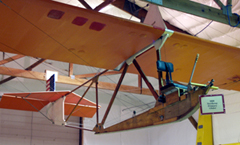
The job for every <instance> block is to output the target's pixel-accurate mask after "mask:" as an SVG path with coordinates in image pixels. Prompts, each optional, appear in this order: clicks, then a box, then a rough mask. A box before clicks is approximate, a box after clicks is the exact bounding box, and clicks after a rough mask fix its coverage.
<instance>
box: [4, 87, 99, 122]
mask: <svg viewBox="0 0 240 145" xmlns="http://www.w3.org/2000/svg"><path fill="white" fill-rule="evenodd" d="M69 92H70V91H54V92H32V93H4V94H3V96H2V99H1V101H0V108H4V109H14V110H24V111H35V112H38V111H40V110H41V109H42V108H43V107H44V106H46V105H48V104H49V103H51V102H55V101H57V100H58V99H59V98H61V97H62V96H64V95H66V94H67V93H69ZM79 99H81V96H79V95H77V94H75V93H73V92H71V93H70V94H69V95H67V96H66V99H65V102H64V108H65V109H64V112H65V115H69V114H70V113H71V111H72V110H73V108H74V107H75V105H76V104H77V102H78V101H79ZM98 107H100V106H98ZM95 113H96V104H95V103H93V102H91V101H89V100H87V99H85V98H83V99H82V100H81V101H80V103H79V104H78V106H77V107H76V109H75V110H74V112H73V113H72V116H78V117H88V118H91V117H93V116H94V114H95Z"/></svg>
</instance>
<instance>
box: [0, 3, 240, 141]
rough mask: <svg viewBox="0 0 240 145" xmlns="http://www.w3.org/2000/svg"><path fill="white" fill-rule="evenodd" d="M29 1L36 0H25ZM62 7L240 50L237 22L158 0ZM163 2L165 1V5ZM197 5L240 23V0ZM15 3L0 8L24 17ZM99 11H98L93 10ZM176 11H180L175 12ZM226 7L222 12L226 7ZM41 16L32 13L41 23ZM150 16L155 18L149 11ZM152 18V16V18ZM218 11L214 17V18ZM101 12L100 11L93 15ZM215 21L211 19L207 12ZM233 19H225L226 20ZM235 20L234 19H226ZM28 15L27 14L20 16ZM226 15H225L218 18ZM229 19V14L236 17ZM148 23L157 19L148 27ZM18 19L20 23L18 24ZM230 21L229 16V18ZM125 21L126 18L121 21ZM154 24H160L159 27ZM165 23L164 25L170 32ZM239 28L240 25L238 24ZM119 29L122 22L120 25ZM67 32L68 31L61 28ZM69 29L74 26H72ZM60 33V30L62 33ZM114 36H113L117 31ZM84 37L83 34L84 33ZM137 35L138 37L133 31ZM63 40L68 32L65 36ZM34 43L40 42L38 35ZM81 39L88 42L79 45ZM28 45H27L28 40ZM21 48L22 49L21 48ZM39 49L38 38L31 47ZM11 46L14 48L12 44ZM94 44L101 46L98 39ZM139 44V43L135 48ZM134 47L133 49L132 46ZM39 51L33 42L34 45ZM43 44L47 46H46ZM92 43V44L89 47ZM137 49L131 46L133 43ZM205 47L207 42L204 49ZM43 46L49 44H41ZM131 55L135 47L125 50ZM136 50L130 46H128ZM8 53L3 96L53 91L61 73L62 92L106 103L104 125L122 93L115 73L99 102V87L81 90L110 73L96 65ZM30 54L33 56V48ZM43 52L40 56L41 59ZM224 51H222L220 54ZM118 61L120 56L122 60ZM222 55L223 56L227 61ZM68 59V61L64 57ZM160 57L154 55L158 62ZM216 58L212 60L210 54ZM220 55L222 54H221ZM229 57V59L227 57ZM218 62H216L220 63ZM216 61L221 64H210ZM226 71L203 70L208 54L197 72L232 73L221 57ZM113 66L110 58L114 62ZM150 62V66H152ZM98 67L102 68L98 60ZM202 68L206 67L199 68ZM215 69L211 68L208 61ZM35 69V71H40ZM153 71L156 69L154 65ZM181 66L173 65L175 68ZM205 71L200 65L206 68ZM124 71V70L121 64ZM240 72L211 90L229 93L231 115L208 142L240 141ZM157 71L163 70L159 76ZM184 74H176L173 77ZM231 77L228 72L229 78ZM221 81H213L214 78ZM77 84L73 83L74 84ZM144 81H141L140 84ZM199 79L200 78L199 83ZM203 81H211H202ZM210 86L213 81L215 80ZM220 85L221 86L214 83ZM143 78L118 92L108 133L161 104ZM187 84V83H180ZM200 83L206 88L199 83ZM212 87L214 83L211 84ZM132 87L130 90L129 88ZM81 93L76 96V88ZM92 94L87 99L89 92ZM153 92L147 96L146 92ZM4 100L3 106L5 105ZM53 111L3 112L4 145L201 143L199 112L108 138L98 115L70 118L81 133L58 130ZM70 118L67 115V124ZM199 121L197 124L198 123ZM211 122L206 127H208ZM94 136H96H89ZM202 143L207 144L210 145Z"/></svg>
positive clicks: (216, 117)
mask: <svg viewBox="0 0 240 145" xmlns="http://www.w3.org/2000/svg"><path fill="white" fill-rule="evenodd" d="M24 1H26V2H29V0H24ZM39 1H44V2H45V1H50V0H33V2H36V3H37V2H39ZM178 1H179V2H183V3H184V4H185V5H186V6H188V5H187V4H188V2H189V1H187V0H178ZM54 2H56V3H60V4H64V5H70V7H74V9H75V8H83V9H92V10H89V11H98V12H99V13H103V14H104V15H105V14H107V15H112V16H114V17H118V19H119V20H122V19H124V21H131V22H132V21H134V23H143V22H144V20H145V24H144V25H152V26H154V27H167V28H168V29H172V30H173V31H176V32H179V33H184V34H186V35H191V36H193V37H197V38H201V39H204V40H209V42H214V44H215V42H216V43H220V44H221V45H224V47H226V48H227V47H228V46H229V49H232V48H237V49H238V48H239V47H240V38H239V36H238V34H239V25H238V24H233V23H231V21H228V22H227V23H222V22H217V20H216V19H214V18H213V16H212V15H211V16H210V17H211V18H212V19H206V18H203V17H199V16H195V15H192V14H189V13H186V12H180V11H177V10H174V9H172V8H166V7H164V6H157V5H156V4H152V3H154V2H155V1H151V2H152V3H150V2H148V1H139V0H131V1H128V0H115V1H114V0H106V1H102V0H86V1H84V0H54ZM159 2H163V3H164V2H165V1H164V0H162V1H159ZM191 2H196V3H199V4H202V5H205V6H210V7H213V8H216V9H220V8H219V5H220V4H223V5H224V6H225V7H224V8H226V9H227V11H228V7H226V6H228V4H229V7H230V4H231V7H230V10H231V12H232V16H234V17H235V18H237V20H238V22H239V15H238V14H239V13H240V12H239V11H240V2H239V1H238V0H232V1H231V0H221V1H220V0H204V1H203V0H193V1H191ZM12 3H16V0H9V1H6V0H1V1H0V5H1V8H6V9H9V10H10V11H12V12H13V13H17V9H18V7H11V4H12ZM94 8H97V10H96V9H94ZM176 9H177V6H176ZM222 9H223V7H222ZM4 10H5V9H1V10H0V11H1V12H2V13H1V17H0V18H1V19H2V20H5V21H6V20H8V19H7V18H6V17H5V15H4ZM37 11H38V10H34V9H33V10H32V12H33V13H32V14H29V15H30V16H31V15H32V16H33V17H34V15H35V14H37ZM150 11H151V13H150ZM147 12H149V13H147ZM209 13H211V12H209ZM93 14H95V13H93ZM208 15H210V14H208ZM225 15H226V14H225ZM227 15H229V14H227ZM19 16H20V17H22V15H19ZM219 17H220V16H219ZM229 17H230V16H229ZM147 18H148V20H149V21H150V22H149V23H148V24H146V23H147V21H146V20H147ZM16 19H18V18H16ZM22 19H25V21H26V22H27V23H30V25H34V24H32V23H31V22H30V21H29V20H28V19H26V18H24V17H22ZM228 19H229V18H228ZM122 21H123V20H122ZM153 22H154V23H153ZM163 22H164V23H165V26H163V25H162V24H163ZM238 22H237V23H238ZM116 25H117V24H116ZM0 26H1V27H0V35H1V39H2V38H4V37H8V36H5V35H3V34H6V32H5V27H4V24H3V25H1V24H0ZM60 26H61V25H60ZM66 29H67V28H66ZM19 33H21V31H16V33H11V34H9V35H10V36H11V38H12V37H15V36H16V35H19ZM59 33H61V32H59ZM112 33H114V31H113V32H112ZM82 35H84V34H82ZM131 35H135V34H134V33H131ZM61 36H63V37H64V34H61ZM32 37H33V38H34V36H32ZM102 37H103V38H102V40H103V42H102V43H103V44H104V43H105V42H104V41H106V42H108V41H111V40H112V39H111V36H108V37H106V36H105V35H104V36H102ZM123 39H124V38H120V39H119V40H118V41H119V45H121V43H122V41H123ZM75 41H79V42H80V41H81V40H78V39H76V40H75ZM21 42H24V40H21ZM21 42H19V43H21ZM32 42H33V43H34V40H33V41H32ZM10 43H11V42H10ZM91 43H95V41H91ZM134 43H138V42H134ZM129 44H131V43H129ZM29 45H32V44H29ZM39 45H41V44H39ZM84 45H85V44H84ZM131 45H132V44H131ZM203 45H204V44H203ZM3 46H4V43H3V41H1V47H3ZM41 47H44V46H41ZM175 48H176V49H182V52H183V53H188V50H189V49H190V48H188V46H185V45H179V44H178V43H176V45H175ZM126 49H128V48H126ZM129 49H130V48H129ZM3 50H4V48H0V51H1V55H0V63H1V69H0V70H1V73H0V74H1V76H0V77H1V81H0V92H1V94H4V93H15V92H21V93H24V92H39V91H40V92H41V91H45V90H46V78H45V76H46V70H50V71H53V72H56V73H57V75H58V79H59V80H58V81H56V90H70V91H71V90H74V93H76V94H79V95H80V96H82V95H83V94H84V96H85V98H86V99H88V100H90V101H92V102H97V101H98V105H100V108H99V112H98V113H99V114H98V115H99V120H102V119H103V118H104V116H105V110H107V109H108V106H109V104H110V100H111V98H112V95H113V94H114V93H115V91H114V89H115V86H116V85H117V84H118V82H119V78H120V77H121V73H118V72H116V71H112V70H111V71H112V73H109V74H108V75H102V76H100V77H99V78H98V83H99V89H98V98H99V100H97V99H96V87H91V88H88V87H87V86H83V87H80V88H79V89H76V88H77V87H78V86H79V85H81V84H83V82H84V81H87V80H89V79H91V78H92V77H94V76H96V75H97V74H98V73H100V72H102V71H104V69H103V68H98V67H94V66H89V65H80V64H75V63H68V62H62V61H56V60H51V59H44V60H43V59H41V58H39V57H31V56H25V55H22V54H21V53H20V54H16V53H9V52H5V51H3ZM95 50H96V52H95V53H99V54H102V52H101V48H95ZM28 51H31V50H28ZM40 51H41V50H39V53H40ZM216 53H218V52H216ZM236 53H237V54H236V55H238V54H240V51H239V50H236ZM50 55H58V54H57V53H55V54H54V53H51V54H50ZM116 55H118V54H116ZM162 55H163V57H164V58H167V56H166V55H167V53H165V52H162ZM190 55H191V58H184V59H186V61H187V62H188V63H187V64H186V65H188V67H189V70H192V67H193V65H194V58H195V56H196V54H190ZM221 56H222V55H221ZM62 57H65V56H64V55H63V56H62ZM154 57H155V56H154ZM209 57H211V56H209ZM219 57H220V56H219ZM226 58H228V57H226ZM234 58H235V59H236V60H238V61H236V62H235V63H236V64H235V66H239V65H238V64H239V62H240V60H239V59H238V58H237V57H234ZM216 59H217V58H216ZM210 60H214V58H211V59H210ZM221 60H222V62H220V64H221V63H222V68H219V69H216V70H213V69H212V68H204V70H202V69H201V68H203V66H202V65H203V64H202V63H201V61H202V59H201V54H200V56H199V59H198V63H197V64H196V68H195V72H194V73H197V74H205V73H206V74H207V73H208V72H207V71H211V72H215V76H221V74H222V71H223V70H224V68H225V67H226V63H225V62H228V60H226V59H224V58H222V57H221ZM111 61H112V60H109V63H111ZM146 61H147V60H146ZM96 63H97V62H96ZM199 63H200V64H201V65H199ZM209 63H211V62H209ZM33 64H35V65H33ZM152 65H154V66H155V65H156V64H155V63H154V64H152ZM173 65H174V64H173ZM200 66H201V67H200ZM116 67H117V66H116ZM238 70H239V68H237V67H236V68H235V70H234V71H231V72H230V74H228V75H229V76H231V77H228V78H227V79H228V80H227V81H226V84H227V87H224V85H225V84H214V83H213V84H214V85H216V86H217V87H219V89H217V90H214V89H210V90H209V92H208V94H212V95H214V94H223V96H224V101H225V102H224V103H225V109H226V112H225V113H224V114H213V115H211V118H212V119H211V120H212V121H211V122H212V123H211V127H212V132H205V134H207V135H211V136H212V140H213V141H212V143H209V142H207V141H205V142H204V143H206V144H214V145H220V144H221V145H224V144H237V143H239V142H240V125H239V124H238V122H239V121H238V120H239V116H240V113H239V112H240V99H239V95H240V94H239V91H240V84H239V82H240V81H239V80H240V75H239V71H238ZM156 72H157V70H156ZM175 73H178V71H177V70H174V72H173V80H174V77H175V76H174V74H175ZM190 74H191V72H189V73H188V74H186V75H187V76H186V77H187V78H190ZM224 75H225V74H224ZM213 79H214V78H213ZM73 80H74V81H76V82H74V81H73ZM141 80H142V78H141ZM148 80H149V81H150V82H151V84H152V86H153V87H154V89H155V90H157V89H158V87H159V80H158V79H156V78H155V77H148ZM194 80H195V78H194V75H193V82H194ZM203 80H204V79H203ZM208 81H210V80H208ZM215 81H216V83H217V80H215ZM139 82H140V80H139V75H138V74H133V73H126V75H125V77H124V79H123V81H122V84H121V85H122V86H125V87H126V88H125V90H124V89H120V90H119V91H118V92H117V95H116V98H115V100H114V103H113V106H112V107H111V110H110V111H109V114H108V117H107V119H106V121H105V124H104V127H109V126H111V125H114V124H116V123H119V122H121V121H124V120H126V119H128V118H134V117H135V116H138V115H139V114H142V113H144V112H146V111H148V110H149V109H151V108H153V107H154V106H155V102H156V100H155V99H154V97H153V95H151V94H150V93H145V92H144V90H145V89H146V88H148V84H147V83H145V82H144V81H141V82H142V83H141V86H140V85H139ZM181 83H183V84H187V83H188V82H181ZM195 83H200V82H195ZM204 83H205V84H207V83H208V82H207V81H206V82H204ZM139 87H141V88H143V91H142V92H140V93H139V92H137V91H134V88H135V89H139ZM128 88H129V90H128ZM75 89H76V90H75ZM88 89H89V91H88V92H87V93H86V94H85V92H86V91H87V90H88ZM145 91H146V90H145ZM1 101H3V99H2V100H0V102H1ZM47 111H48V108H47V106H46V107H44V108H42V109H41V110H36V111H35V112H32V111H21V110H13V109H4V108H1V109H0V144H3V145H12V144H19V145H100V144H104V145H107V144H109V145H110V144H111V145H112V144H114V145H115V144H116V145H124V144H127V145H130V144H139V145H145V144H149V145H160V144H161V145H175V144H178V145H192V144H196V143H197V140H198V137H199V136H198V134H197V133H198V131H197V129H196V127H197V128H198V126H197V125H196V123H197V122H199V109H198V110H197V111H196V112H195V113H193V114H192V115H191V116H192V117H191V119H192V120H191V119H190V117H189V118H188V119H184V120H181V121H177V122H174V123H167V124H162V125H153V126H149V127H143V128H135V129H131V130H127V131H119V132H113V133H111V132H109V133H103V134H101V133H100V134H95V133H94V131H92V129H93V128H94V127H95V126H96V124H97V123H98V122H97V121H96V116H97V115H96V114H95V115H94V116H93V117H92V118H87V117H75V116H71V117H70V118H69V120H68V122H69V124H71V125H73V126H78V127H83V128H84V129H86V130H81V129H76V128H72V127H64V126H61V125H55V124H54V123H52V121H51V120H50V119H49V118H48V116H46V112H47ZM66 117H67V116H65V118H66ZM191 121H192V122H195V125H194V123H192V122H191ZM205 122H207V121H205ZM89 130H90V131H89ZM204 143H203V144H204Z"/></svg>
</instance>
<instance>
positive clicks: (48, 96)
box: [5, 91, 96, 106]
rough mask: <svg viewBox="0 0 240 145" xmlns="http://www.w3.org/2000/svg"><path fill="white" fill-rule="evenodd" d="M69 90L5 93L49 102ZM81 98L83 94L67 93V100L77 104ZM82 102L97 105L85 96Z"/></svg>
mask: <svg viewBox="0 0 240 145" xmlns="http://www.w3.org/2000/svg"><path fill="white" fill-rule="evenodd" d="M69 92H70V91H48V92H47V91H45V92H24V93H5V95H10V96H15V97H24V98H25V97H26V98H28V99H38V100H43V101H48V102H54V101H56V100H57V99H59V98H60V97H62V96H65V95H66V94H68V93H69ZM80 98H81V96H79V95H77V94H75V93H70V94H69V95H67V97H66V100H65V102H66V103H73V104H74V103H75V104H76V103H77V102H78V100H79V99H80ZM80 104H82V105H91V106H94V105H96V104H95V103H93V102H91V101H89V100H88V99H85V98H83V99H82V101H81V102H80Z"/></svg>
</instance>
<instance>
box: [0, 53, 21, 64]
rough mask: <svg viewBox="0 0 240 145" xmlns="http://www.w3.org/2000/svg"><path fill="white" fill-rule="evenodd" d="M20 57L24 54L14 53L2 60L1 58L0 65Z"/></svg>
mask: <svg viewBox="0 0 240 145" xmlns="http://www.w3.org/2000/svg"><path fill="white" fill-rule="evenodd" d="M22 57H24V55H21V54H17V55H15V56H12V57H9V58H6V59H4V60H1V61H0V65H3V64H6V63H9V62H11V61H15V60H17V59H19V58H22Z"/></svg>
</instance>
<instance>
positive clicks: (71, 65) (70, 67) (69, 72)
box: [68, 63, 73, 77]
mask: <svg viewBox="0 0 240 145" xmlns="http://www.w3.org/2000/svg"><path fill="white" fill-rule="evenodd" d="M71 75H73V63H69V69H68V76H69V77H71Z"/></svg>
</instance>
